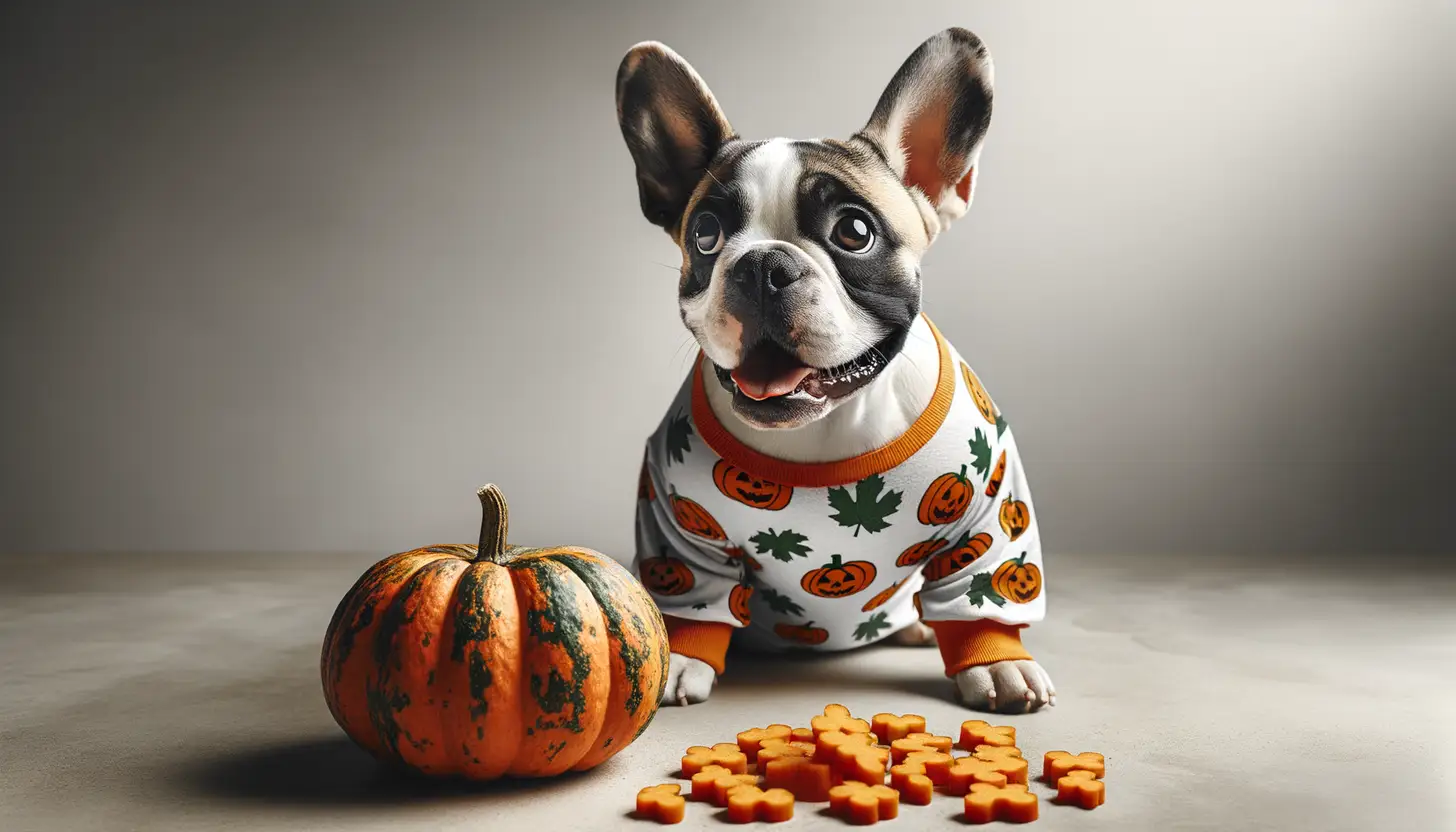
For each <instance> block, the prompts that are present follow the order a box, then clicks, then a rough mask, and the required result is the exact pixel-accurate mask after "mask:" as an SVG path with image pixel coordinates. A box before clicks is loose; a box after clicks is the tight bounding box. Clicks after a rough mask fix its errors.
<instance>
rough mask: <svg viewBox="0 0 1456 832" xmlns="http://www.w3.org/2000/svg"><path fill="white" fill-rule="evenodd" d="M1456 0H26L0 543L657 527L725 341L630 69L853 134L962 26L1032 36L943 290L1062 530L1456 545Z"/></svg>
mask: <svg viewBox="0 0 1456 832" xmlns="http://www.w3.org/2000/svg"><path fill="white" fill-rule="evenodd" d="M1453 18H1456V7H1453V6H1452V5H1451V4H1450V3H1449V2H1394V1H1393V0H1380V1H1379V2H1376V1H1375V0H1372V1H1371V2H1362V3H1356V2H1314V1H1313V0H1311V2H1269V1H1268V0H1244V1H1242V2H1218V3H1213V2H1206V3H1205V2H1199V3H1167V2H1157V1H1156V0H1148V2H1108V0H1103V2H1097V3H1084V2H1058V3H1046V2H1039V3H1013V2H980V3H975V2H954V3H951V2H946V3H915V2H897V3H888V4H885V3H879V4H870V3H863V4H855V3H848V2H843V1H842V0H840V1H839V2H833V3H828V2H796V3H772V4H771V3H762V4H753V3H733V4H706V3H705V4H693V3H631V4H628V3H618V4H604V3H603V4H592V3H574V4H549V3H539V4H510V5H505V4H485V3H475V4H464V3H462V4H452V5H442V4H403V3H389V4H386V3H348V4H344V3H339V4H323V3H310V4H306V5H299V6H296V7H295V6H293V5H292V4H283V3H271V2H270V3H247V4H244V3H221V2H193V3H185V4H163V3H144V2H137V3H130V4H101V3H96V4H89V5H88V4H74V3H51V2H47V3H7V4H5V7H4V9H3V11H0V67H3V73H0V118H3V128H0V277H3V284H0V348H3V351H0V390H3V393H0V397H3V406H0V436H3V446H0V448H3V459H0V552H22V551H47V552H49V551H53V552H58V553H60V552H67V551H79V550H115V551H118V552H124V551H152V550H182V551H199V552H218V553H223V552H244V551H255V550H296V551H310V550H365V551H374V552H378V553H380V554H381V555H382V554H384V553H387V552H392V551H396V550H399V549H403V548H408V547H411V546H414V545H419V544H426V543H436V542H446V541H473V540H474V537H475V534H476V525H477V522H478V519H477V518H478V507H477V504H476V501H475V496H474V492H473V489H474V488H475V487H476V486H477V485H479V484H481V483H483V482H485V481H487V480H493V481H496V482H499V483H501V484H502V485H503V486H504V487H505V488H506V490H507V492H508V494H509V495H510V497H511V500H512V503H511V508H512V520H513V521H514V523H513V530H514V531H515V534H514V535H513V537H514V538H516V539H517V540H518V541H520V542H537V543H556V542H571V543H580V544H585V545H590V546H594V547H597V548H600V549H603V550H605V551H608V552H610V553H613V554H615V555H617V556H619V557H628V556H629V555H630V540H631V516H630V515H631V506H632V500H633V496H634V493H635V491H634V489H635V482H636V474H637V465H638V461H639V459H640V454H641V441H642V439H643V438H644V437H645V435H646V434H647V433H648V431H650V430H651V428H652V427H653V426H654V425H655V423H656V421H657V420H658V419H659V418H660V416H661V414H662V410H663V408H664V406H665V405H666V403H667V401H668V399H669V398H670V396H671V395H672V393H673V391H674V390H675V389H676V387H677V385H678V384H679V382H680V379H681V377H682V374H683V373H684V372H685V370H686V368H687V366H688V361H689V359H690V358H691V355H692V352H693V351H692V350H691V349H690V348H689V345H688V344H687V342H686V334H685V332H684V331H683V330H682V329H681V326H680V324H679V323H678V321H677V318H676V306H675V300H674V275H673V271H672V270H671V269H672V268H673V266H674V264H675V263H676V262H677V255H676V253H675V249H674V248H673V247H672V246H671V244H670V242H669V241H668V240H667V238H666V236H665V235H663V234H662V233H661V232H660V231H658V230H656V229H654V228H653V227H651V226H649V225H648V224H647V223H646V222H645V221H644V220H643V219H642V218H641V216H640V214H639V213H638V210H637V199H636V195H635V192H634V185H633V180H632V174H631V167H630V163H629V159H628V156H627V153H626V150H625V149H624V147H623V145H622V141H621V138H620V135H619V133H618V130H617V126H616V123H615V121H614V114H613V104H612V79H613V73H614V72H615V69H616V66H617V61H618V60H619V58H620V57H621V55H622V53H623V52H624V51H625V50H626V49H627V48H628V47H629V46H631V45H632V44H633V43H634V42H636V41H638V40H643V39H648V38H655V39H660V40H663V41H666V42H668V43H669V44H671V45H673V46H674V47H675V48H676V49H678V50H679V51H680V52H682V53H683V54H684V55H685V56H686V57H687V58H688V59H689V60H690V61H691V62H693V63H694V64H695V65H696V66H697V68H698V69H699V71H700V72H702V74H703V75H704V76H705V77H706V79H707V80H708V82H709V83H710V84H711V85H712V87H713V89H714V90H715V92H716V93H717V95H718V98H719V100H720V101H721V102H722V104H723V105H724V107H725V109H726V110H727V112H728V115H729V117H730V118H731V119H732V120H733V122H734V125H735V127H737V128H738V130H739V131H740V132H741V133H742V134H744V135H746V136H750V137H764V136H770V135H789V136H819V135H835V136H843V135H845V134H847V133H849V132H851V131H852V130H854V129H856V128H857V127H859V126H860V125H861V123H862V122H863V121H864V119H865V118H866V117H867V116H868V114H869V112H870V109H871V107H872V106H873V104H874V102H875V99H876V97H877V96H878V95H879V93H880V91H881V89H882V88H883V86H884V84H885V83H886V82H887V81H888V80H889V78H890V76H891V74H892V73H893V72H894V70H895V69H896V67H897V66H898V65H899V64H900V62H901V61H902V60H903V59H904V58H905V57H906V55H908V54H909V52H910V51H911V50H912V49H914V48H915V46H916V45H917V44H919V43H920V41H921V40H922V39H924V38H925V37H926V36H928V35H930V34H932V33H933V32H935V31H937V30H939V29H941V28H943V27H945V26H949V25H962V26H966V27H969V28H971V29H973V30H975V31H976V32H977V33H979V34H980V35H981V36H982V37H983V38H984V39H985V40H986V41H987V43H988V44H989V45H990V47H991V50H992V52H993V54H994V56H995V60H996V81H997V98H996V109H995V116H994V119H993V122H992V126H991V133H990V136H989V140H988V144H987V147H986V151H985V154H984V156H983V163H982V167H981V176H982V178H981V180H980V185H979V188H978V191H977V199H976V202H975V205H974V206H973V208H972V210H971V213H970V214H969V215H968V217H967V218H966V219H965V220H963V221H961V222H960V223H959V224H958V225H957V226H956V227H955V228H953V229H952V230H951V231H950V232H949V234H948V235H947V236H945V237H944V238H943V239H942V240H940V241H939V242H938V243H937V244H936V246H935V248H934V249H932V251H931V253H930V254H929V256H928V257H927V259H926V263H925V300H926V306H927V309H928V310H929V311H930V313H931V315H932V316H933V317H934V318H935V320H936V321H937V322H938V323H939V325H940V326H941V328H942V329H943V330H944V331H945V332H946V333H947V334H948V335H949V336H950V337H951V338H952V339H953V340H954V341H955V343H956V344H957V345H958V346H959V347H960V349H961V350H962V351H963V352H964V353H966V355H967V356H968V357H969V358H970V360H971V361H972V363H973V364H974V365H975V366H976V368H977V369H978V370H979V372H980V374H981V376H982V378H983V379H984V380H985V381H986V383H987V385H988V387H989V388H990V390H991V393H992V395H993V396H995V397H996V399H997V402H998V404H999V405H1000V406H1001V407H1002V409H1003V411H1004V412H1005V413H1006V415H1007V417H1008V420H1009V421H1010V422H1011V423H1012V424H1013V425H1014V426H1015V429H1016V431H1017V434H1018V438H1019V440H1020V443H1021V447H1022V448H1023V452H1024V455H1025V458H1026V461H1027V464H1028V466H1029V470H1030V474H1031V476H1032V483H1033V487H1034V489H1035V493H1036V498H1037V503H1038V506H1039V509H1040V512H1041V521H1042V523H1043V524H1044V525H1043V528H1044V535H1045V540H1046V542H1047V545H1048V547H1049V553H1050V554H1051V556H1053V557H1055V556H1056V555H1057V553H1067V554H1072V553H1099V552H1119V551H1129V550H1130V551H1151V552H1160V553H1167V554H1168V555H1170V556H1175V555H1178V556H1196V555H1198V554H1201V553H1213V552H1241V553H1249V554H1250V555H1258V556H1267V557H1278V556H1281V555H1294V554H1299V555H1310V554H1313V555H1323V554H1335V553H1350V552H1368V553H1377V554H1379V553H1391V554H1396V553H1411V554H1416V553H1439V552H1450V551H1451V549H1452V548H1453V547H1452V544H1453V542H1456V521H1453V519H1452V518H1453V511H1452V509H1451V506H1452V505H1453V503H1456V485H1453V482H1456V475H1453V464H1456V450H1453V449H1456V443H1453V440H1452V438H1451V431H1452V421H1453V417H1456V412H1453V410H1456V409H1453V388H1456V380H1453V376H1456V372H1453V367H1452V360H1453V357H1456V337H1453V335H1452V333H1451V324H1452V313H1453V310H1456V286H1453V282H1456V243H1453V232H1456V227H1453V226H1456V222H1453V215H1456V162H1453V153H1452V146H1453V141H1456V82H1453V79H1456V37H1453V35H1456V25H1453V24H1456V20H1453Z"/></svg>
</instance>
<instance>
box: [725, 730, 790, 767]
mask: <svg viewBox="0 0 1456 832" xmlns="http://www.w3.org/2000/svg"><path fill="white" fill-rule="evenodd" d="M793 732H794V729H792V728H790V727H789V726H787V725H778V724H774V725H770V726H768V727H767V728H749V729H748V730H747V731H740V732H738V750H739V751H742V752H743V756H745V757H747V758H748V761H749V762H750V763H751V762H753V761H754V760H756V759H758V749H759V746H761V745H763V743H764V741H765V740H788V739H789V738H790V737H791V736H793Z"/></svg>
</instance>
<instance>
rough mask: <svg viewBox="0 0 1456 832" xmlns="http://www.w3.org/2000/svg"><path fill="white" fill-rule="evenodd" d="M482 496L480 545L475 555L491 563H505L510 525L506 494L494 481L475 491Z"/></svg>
mask: <svg viewBox="0 0 1456 832" xmlns="http://www.w3.org/2000/svg"><path fill="white" fill-rule="evenodd" d="M475 493H476V494H477V495H478V496H479V497H480V508H481V509H482V511H483V516H482V517H481V519H480V545H479V546H478V547H477V548H476V552H475V556H476V557H477V558H485V559H486V560H488V561H490V562H491V563H505V558H504V557H503V556H504V555H505V553H506V528H507V526H509V525H510V522H509V512H508V511H507V510H506V495H505V494H503V493H501V490H500V488H499V487H497V486H496V485H495V484H494V483H491V484H489V485H486V486H484V487H483V488H481V489H480V490H479V491H477V492H475Z"/></svg>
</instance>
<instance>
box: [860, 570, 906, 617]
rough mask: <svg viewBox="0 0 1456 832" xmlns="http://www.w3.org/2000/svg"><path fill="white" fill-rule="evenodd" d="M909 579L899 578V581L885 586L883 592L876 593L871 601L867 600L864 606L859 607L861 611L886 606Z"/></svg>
mask: <svg viewBox="0 0 1456 832" xmlns="http://www.w3.org/2000/svg"><path fill="white" fill-rule="evenodd" d="M907 580H909V579H908V578H901V579H900V580H898V581H896V582H894V583H892V584H890V585H889V586H887V587H885V588H884V590H882V591H881V592H879V593H878V594H876V595H875V597H873V598H871V599H870V600H869V601H867V602H865V605H864V606H862V607H860V608H859V611H860V612H869V611H870V610H873V609H878V608H879V607H882V606H884V605H885V602H886V601H888V600H890V599H891V598H893V597H895V593H896V592H899V591H900V587H901V586H903V585H904V584H905V581H907Z"/></svg>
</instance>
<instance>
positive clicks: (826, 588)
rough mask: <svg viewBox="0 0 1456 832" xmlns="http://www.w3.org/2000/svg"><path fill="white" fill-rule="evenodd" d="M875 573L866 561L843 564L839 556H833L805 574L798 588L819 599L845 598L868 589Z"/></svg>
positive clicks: (870, 564) (872, 566)
mask: <svg viewBox="0 0 1456 832" xmlns="http://www.w3.org/2000/svg"><path fill="white" fill-rule="evenodd" d="M876 571H877V570H876V569H875V565H874V564H873V563H870V562H869V561H867V560H852V561H850V562H849V563H845V562H844V561H843V559H842V558H841V557H840V556H839V555H835V556H833V557H831V558H830V559H829V562H828V563H826V564H824V565H823V566H821V567H819V568H818V569H811V570H809V571H808V572H806V573H805V574H804V577H803V578H802V579H801V580H800V581H799V586H801V587H803V589H804V591H805V592H807V593H809V594H810V595H817V596H819V597H820V598H847V597H849V596H850V595H853V594H855V593H856V592H860V591H862V590H865V589H868V588H869V585H870V584H872V583H874V580H875V574H876Z"/></svg>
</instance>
